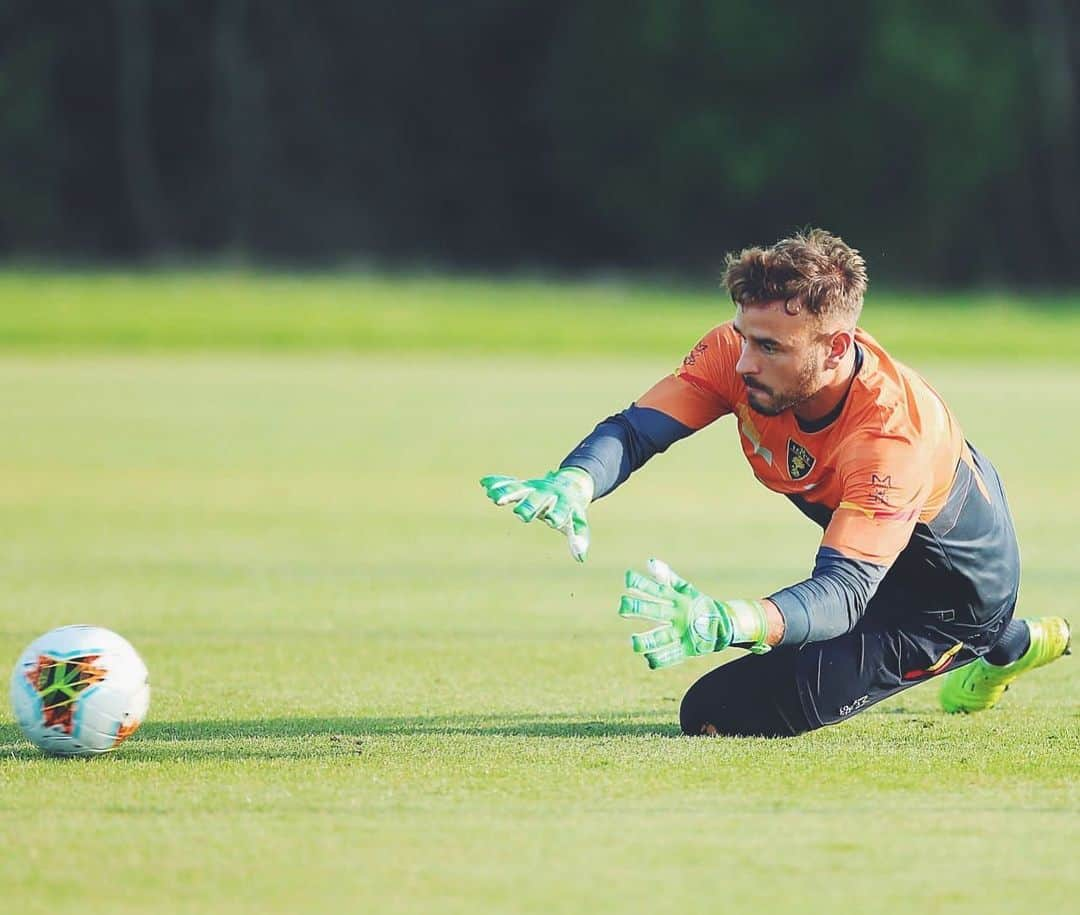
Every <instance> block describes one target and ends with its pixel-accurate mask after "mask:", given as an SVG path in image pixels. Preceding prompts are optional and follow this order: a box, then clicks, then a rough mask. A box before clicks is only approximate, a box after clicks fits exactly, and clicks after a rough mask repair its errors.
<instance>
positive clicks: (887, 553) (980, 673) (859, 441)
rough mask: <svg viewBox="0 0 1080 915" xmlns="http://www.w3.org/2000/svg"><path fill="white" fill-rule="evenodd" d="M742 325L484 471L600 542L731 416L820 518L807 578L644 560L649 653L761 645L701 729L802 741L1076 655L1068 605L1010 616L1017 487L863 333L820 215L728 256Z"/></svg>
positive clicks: (631, 592)
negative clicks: (712, 589)
mask: <svg viewBox="0 0 1080 915" xmlns="http://www.w3.org/2000/svg"><path fill="white" fill-rule="evenodd" d="M725 284H726V286H727V290H728V292H729V293H730V295H731V298H732V301H733V302H734V304H735V315H734V318H733V320H731V321H728V322H726V323H724V324H721V325H720V326H719V327H716V328H715V329H713V330H711V331H709V333H707V334H706V335H705V337H704V338H703V339H702V340H701V341H700V342H699V343H698V344H697V345H696V346H694V348H693V349H692V350H691V351H690V353H689V355H687V357H686V358H685V359H684V360H683V363H682V365H681V366H680V367H679V369H678V370H677V371H676V372H675V373H673V374H672V375H669V376H668V377H666V378H663V379H662V380H661V381H659V382H658V383H657V384H656V385H655V386H653V387H652V388H651V389H650V390H649V391H647V392H646V393H645V394H644V395H643V396H642V397H640V398H639V399H638V400H637V401H636V402H635V403H634V404H632V405H631V406H630V407H628V408H627V409H626V410H623V411H622V412H621V413H619V414H617V415H615V416H611V417H608V418H607V419H605V420H604V421H603V422H601V423H600V424H599V425H598V426H597V427H596V429H595V430H594V431H593V432H592V433H591V434H590V435H589V436H588V437H586V438H585V440H584V441H582V442H581V444H580V445H578V446H577V447H576V448H575V449H574V450H573V451H572V452H571V453H570V454H569V455H568V456H567V457H566V459H565V460H564V461H563V462H562V465H561V467H560V469H559V470H557V471H554V472H552V473H549V474H547V475H546V476H545V477H543V478H541V479H532V480H519V479H516V478H513V477H505V476H489V477H485V478H484V479H483V480H482V481H481V483H482V485H483V486H484V488H485V489H486V491H487V494H488V496H489V498H491V500H492V501H493V502H495V503H496V504H497V505H513V506H514V513H515V514H516V515H517V516H518V517H519V518H521V520H523V521H534V520H539V521H543V522H544V523H546V524H548V525H550V526H551V527H553V528H555V529H557V530H559V531H562V532H564V533H565V534H566V535H567V536H568V538H569V541H570V548H571V552H572V553H573V554H574V555H575V557H576V558H578V559H579V560H583V559H584V558H585V554H586V552H587V550H588V542H589V529H588V523H587V520H586V507H587V506H588V504H589V503H590V502H591V501H593V500H594V499H598V498H600V497H601V496H605V495H607V494H608V493H610V492H612V491H613V490H614V489H615V488H616V487H618V486H619V485H621V484H622V483H623V482H625V480H626V479H627V477H629V476H630V474H632V473H633V472H634V471H636V470H638V469H639V468H640V467H641V466H642V465H644V464H645V462H646V461H648V460H649V458H651V457H652V456H653V455H655V454H658V453H660V452H662V451H664V450H666V449H667V448H668V447H669V446H670V445H672V444H673V443H675V442H677V441H678V440H679V439H682V438H685V437H686V436H688V435H691V434H692V433H694V432H697V431H699V430H701V429H704V428H705V427H706V426H708V425H709V424H710V423H712V422H713V421H715V420H717V419H719V418H720V417H722V416H725V415H726V414H729V413H730V414H733V415H734V416H735V419H736V423H737V427H738V434H739V443H740V444H741V445H742V450H743V453H744V454H745V455H746V459H747V460H748V461H749V462H750V466H751V468H752V469H753V471H754V475H755V476H756V477H757V478H758V480H760V481H761V483H763V484H764V485H765V486H766V487H768V488H769V489H771V490H773V491H774V492H777V493H781V494H782V495H785V496H787V498H788V499H790V500H791V502H792V503H793V504H794V505H795V507H796V508H798V509H799V510H800V511H801V512H802V513H803V514H804V515H806V516H807V517H808V518H810V519H811V520H812V521H813V522H815V523H816V524H818V525H820V526H821V527H822V529H823V530H824V536H823V538H822V541H821V545H820V547H819V549H818V551H817V556H816V558H815V561H814V567H813V571H812V573H811V575H810V577H809V578H807V579H806V580H805V581H800V582H797V583H796V584H793V585H791V586H790V587H786V588H782V589H781V590H779V591H776V592H775V593H773V594H770V595H769V596H768V597H764V598H761V599H742V600H727V599H724V600H717V599H714V598H712V597H709V596H707V595H706V594H703V593H702V592H700V591H699V590H698V589H697V588H695V587H694V586H693V585H691V584H690V583H689V582H687V581H685V580H683V579H682V578H680V577H679V576H678V575H677V574H676V573H675V572H673V571H672V570H671V568H670V567H668V566H667V565H666V564H665V563H663V562H661V561H659V560H655V559H654V560H650V561H649V563H648V566H647V568H646V570H645V571H644V572H635V571H630V572H627V573H626V591H625V593H624V594H623V596H622V601H621V604H620V607H619V613H620V614H621V615H622V616H624V617H629V618H635V619H645V620H652V621H653V622H654V623H655V624H656V625H654V627H653V628H651V629H649V630H648V631H646V632H642V633H639V634H636V635H634V636H633V637H632V645H633V648H634V650H635V651H637V652H639V653H641V654H642V655H643V656H644V658H645V660H646V662H647V663H648V665H649V667H651V668H661V667H668V666H670V665H672V664H677V663H679V662H681V661H683V660H685V659H686V658H688V657H693V656H696V655H701V654H707V653H710V652H714V651H722V650H724V649H726V648H728V647H729V646H732V645H735V646H739V647H742V648H745V649H749V651H750V654H747V655H744V656H742V657H740V658H738V659H737V660H735V661H731V662H729V663H726V664H722V665H720V666H718V667H716V668H715V669H714V670H712V671H711V672H710V673H707V674H706V675H705V676H703V677H702V678H701V679H700V680H698V681H697V683H695V684H694V685H693V686H692V687H691V688H690V690H689V691H688V692H687V694H686V696H685V698H684V699H683V702H682V707H681V710H680V718H681V724H682V729H683V731H684V732H685V733H687V734H709V735H715V734H730V735H765V736H791V735H795V734H801V733H804V732H806V731H809V730H813V729H815V728H819V727H822V726H823V725H827V724H834V723H836V722H839V721H843V720H844V719H845V718H848V717H850V716H851V715H853V714H856V713H858V712H860V711H862V710H864V709H867V708H869V707H870V706H871V705H873V704H874V703H876V702H879V701H880V700H882V699H885V698H887V697H889V696H892V695H894V694H896V693H898V692H900V691H901V690H903V689H906V688H908V687H909V686H914V685H915V684H917V683H920V682H922V681H924V680H926V679H928V678H930V677H935V676H942V685H941V692H940V698H941V704H942V706H943V707H944V709H945V710H946V711H948V712H975V711H980V710H982V709H987V708H990V707H991V706H993V705H994V704H995V703H996V702H997V701H998V699H999V698H1000V697H1001V695H1002V693H1003V692H1004V691H1005V689H1006V687H1007V686H1008V685H1009V683H1010V682H1012V681H1013V680H1015V679H1016V677H1018V676H1019V675H1020V674H1022V673H1025V672H1027V671H1029V670H1032V669H1033V668H1036V667H1040V666H1042V665H1044V664H1047V663H1049V662H1050V661H1053V660H1055V659H1057V658H1059V657H1061V656H1062V655H1063V654H1065V653H1066V652H1067V650H1068V645H1069V627H1068V623H1067V622H1066V621H1065V620H1064V619H1061V618H1060V617H1043V618H1041V619H1017V618H1014V617H1013V610H1014V607H1015V605H1016V599H1017V588H1018V585H1019V581H1020V554H1019V550H1018V547H1017V543H1016V535H1015V532H1014V530H1013V524H1012V519H1011V517H1010V514H1009V507H1008V504H1007V502H1006V500H1005V493H1004V490H1003V488H1002V483H1001V480H1000V478H999V477H998V474H997V472H996V471H995V469H994V467H993V465H992V464H991V463H990V461H989V460H988V459H987V458H986V456H985V455H983V454H982V453H980V452H979V451H978V450H976V448H975V447H974V446H973V445H971V444H970V443H969V442H967V441H966V440H965V438H964V435H963V433H962V432H961V430H960V426H959V425H958V423H957V421H956V419H955V418H954V416H953V415H952V413H951V412H950V410H949V408H948V407H947V406H946V404H945V403H944V401H943V400H942V399H941V397H940V396H938V394H937V393H936V392H935V391H934V390H933V389H932V388H931V387H930V386H929V385H928V384H927V383H926V382H925V381H924V380H923V379H922V378H921V377H919V375H917V374H916V373H915V372H913V371H912V370H911V369H909V368H907V367H906V366H904V365H902V364H900V363H899V362H897V361H895V360H894V359H892V358H891V357H890V356H889V354H888V353H887V352H886V351H885V350H884V349H883V348H882V346H881V345H880V344H879V343H878V342H877V341H876V340H874V339H873V337H871V336H870V335H869V334H867V333H865V332H864V331H862V330H861V329H858V328H857V326H856V325H857V322H858V319H859V314H860V312H861V311H862V305H863V296H864V294H865V292H866V284H867V277H866V267H865V264H864V262H863V259H862V257H861V256H860V255H859V253H858V252H857V251H855V250H853V249H852V248H850V247H848V246H847V245H846V244H845V243H844V242H843V241H842V240H841V239H840V238H837V237H836V236H833V235H830V234H828V233H827V232H824V231H821V230H813V231H810V232H808V233H806V234H798V235H795V236H794V237H792V238H786V239H783V240H781V241H779V242H777V243H776V244H775V245H773V246H772V247H770V248H756V247H755V248H749V249H747V250H745V251H742V252H741V253H740V254H738V255H731V256H729V257H728V261H727V269H726V274H725Z"/></svg>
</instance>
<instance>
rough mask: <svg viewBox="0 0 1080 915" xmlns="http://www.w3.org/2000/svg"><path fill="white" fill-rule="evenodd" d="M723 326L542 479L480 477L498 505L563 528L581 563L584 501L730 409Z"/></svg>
mask: <svg viewBox="0 0 1080 915" xmlns="http://www.w3.org/2000/svg"><path fill="white" fill-rule="evenodd" d="M730 349H731V333H730V329H729V328H727V326H726V325H721V327H719V328H716V329H714V330H712V331H710V332H709V333H708V334H707V335H706V336H705V338H704V339H703V340H701V341H700V342H699V343H698V344H697V345H696V346H695V347H694V348H693V350H691V352H690V353H689V355H687V356H686V358H685V359H684V360H683V363H682V365H681V366H680V367H679V369H678V370H677V371H676V372H674V373H672V374H671V375H668V376H667V377H665V378H663V379H661V380H660V381H659V382H657V383H656V384H655V385H653V386H652V387H651V388H650V389H649V390H648V391H646V392H645V393H644V394H643V395H642V396H641V397H640V398H639V399H638V400H637V401H636V402H635V403H633V404H631V405H630V406H629V407H627V408H626V409H625V410H623V411H622V412H621V413H617V414H615V415H614V416H609V417H608V418H607V419H605V420H604V421H603V422H601V423H600V424H599V425H597V427H596V428H595V429H594V430H593V431H592V432H591V433H590V434H589V435H588V436H586V437H585V438H584V439H583V440H582V441H581V442H580V443H579V444H578V446H577V447H576V448H574V450H573V451H571V452H570V454H568V455H567V456H566V458H565V459H564V460H563V461H562V463H561V464H560V466H559V470H557V471H552V472H550V473H548V474H546V475H545V476H544V477H538V478H534V479H524V480H522V479H518V478H517V477H509V476H494V475H493V476H487V477H484V478H483V479H482V480H481V481H480V483H481V485H482V486H483V487H484V489H485V490H486V491H487V495H488V498H490V499H491V501H493V502H494V503H495V504H496V505H515V506H516V507H515V509H514V513H515V514H516V515H517V516H518V517H519V518H520V519H521V520H522V521H526V522H528V521H534V520H539V521H543V522H544V523H545V524H547V525H548V526H549V527H552V528H554V529H556V530H559V531H561V532H562V533H564V534H566V536H567V538H568V540H569V543H570V552H571V554H572V555H573V556H574V558H575V559H577V560H578V561H579V562H581V561H584V559H585V555H586V552H587V551H588V547H589V526H588V522H587V521H586V518H585V509H586V507H587V506H588V504H589V503H590V502H591V501H592V500H594V499H598V498H600V497H601V496H604V495H607V494H608V493H609V492H612V491H613V490H614V489H615V488H616V487H618V486H619V485H620V484H622V483H623V482H625V481H626V479H627V478H628V477H629V476H630V474H632V473H633V472H634V471H635V470H638V469H639V468H640V467H642V466H643V465H644V464H645V462H646V461H648V460H649V459H650V458H651V457H652V456H653V455H655V454H659V453H661V452H663V451H666V450H667V449H668V448H669V447H670V446H671V445H672V444H674V443H675V442H677V441H679V439H682V438H685V437H686V436H688V435H690V434H692V433H693V432H696V431H697V430H698V429H702V428H704V427H705V426H707V425H709V423H711V422H713V421H714V420H716V419H718V418H719V417H721V416H723V415H724V414H725V413H730V412H731V403H730V398H729V396H728V395H727V393H726V390H727V388H726V386H725V385H726V383H727V381H729V380H730V377H729V376H730V375H731V371H732V367H733V365H734V359H735V357H734V356H733V355H732V353H731V352H730Z"/></svg>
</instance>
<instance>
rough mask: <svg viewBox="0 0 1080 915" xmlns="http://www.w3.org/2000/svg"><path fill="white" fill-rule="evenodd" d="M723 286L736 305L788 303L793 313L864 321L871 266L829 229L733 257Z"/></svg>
mask: <svg viewBox="0 0 1080 915" xmlns="http://www.w3.org/2000/svg"><path fill="white" fill-rule="evenodd" d="M724 267H725V269H724V285H725V286H727V290H728V292H729V293H731V300H732V301H733V302H734V303H735V304H736V305H761V304H763V303H765V302H773V301H776V300H777V299H781V300H783V302H784V303H785V307H786V308H787V309H788V311H789V312H792V313H794V312H797V311H798V310H799V309H800V308H805V309H806V310H807V311H809V312H810V313H811V314H813V315H814V316H815V317H818V318H827V317H832V316H836V317H841V318H846V319H848V320H849V321H850V323H851V324H852V325H854V323H855V322H856V321H858V319H859V314H860V312H861V311H862V306H863V296H864V295H865V294H866V284H867V278H866V262H865V261H864V260H863V259H862V255H860V254H859V252H858V251H856V250H855V249H854V248H851V247H849V246H848V245H847V244H845V242H844V240H843V239H842V238H840V237H839V236H837V235H832V234H830V233H829V232H826V231H825V230H824V229H807V230H804V231H803V232H797V233H795V234H794V235H792V236H791V237H790V238H782V239H780V241H778V242H777V243H776V244H775V245H773V246H772V247H771V248H757V247H755V248H745V249H743V250H742V251H740V252H739V253H738V254H734V253H733V254H729V255H728V256H727V260H726V261H725V264H724Z"/></svg>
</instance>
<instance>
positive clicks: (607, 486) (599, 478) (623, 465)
mask: <svg viewBox="0 0 1080 915" xmlns="http://www.w3.org/2000/svg"><path fill="white" fill-rule="evenodd" d="M693 431H694V430H693V429H691V428H690V427H689V426H684V425H683V424H682V423H681V422H679V421H678V420H677V419H673V418H672V417H670V416H668V415H667V414H666V413H661V412H660V411H659V410H653V409H652V408H650V407H638V406H633V405H631V406H629V407H627V408H626V409H625V410H623V411H622V413H616V414H615V415H614V416H609V417H608V418H607V419H605V420H604V421H603V422H602V423H600V424H599V425H598V426H597V427H596V428H595V429H594V430H593V431H592V432H591V433H590V434H589V435H588V436H587V437H586V438H585V439H584V440H583V441H582V442H581V444H579V445H578V446H577V447H576V448H575V449H574V450H573V451H571V452H570V453H569V454H568V455H567V456H566V458H565V459H564V460H563V462H562V464H560V465H559V466H560V467H580V468H581V469H582V470H584V471H587V472H588V474H589V476H591V477H592V478H593V482H594V483H595V485H596V489H595V493H594V495H593V498H594V499H599V498H600V496H603V495H607V494H608V493H609V492H611V491H612V490H613V489H615V487H617V486H619V485H620V484H621V483H623V482H624V481H625V480H626V478H627V477H629V476H630V474H632V473H633V472H634V471H635V470H637V469H638V468H639V467H641V466H642V465H643V464H644V463H645V462H646V461H647V460H648V459H649V458H651V457H652V456H653V455H654V454H660V453H661V452H664V451H667V449H668V447H669V446H670V445H672V444H674V443H675V442H677V441H678V440H679V439H681V438H686V436H688V435H690V433H691V432H693Z"/></svg>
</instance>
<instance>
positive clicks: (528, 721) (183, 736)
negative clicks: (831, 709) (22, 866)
mask: <svg viewBox="0 0 1080 915" xmlns="http://www.w3.org/2000/svg"><path fill="white" fill-rule="evenodd" d="M680 733H681V732H680V731H679V727H678V725H677V724H676V723H674V722H672V721H670V720H662V721H650V720H645V721H643V720H641V718H640V717H631V716H626V715H609V716H607V717H605V718H595V719H590V718H581V717H578V716H572V715H551V716H545V717H540V716H538V715H498V716H495V715H493V716H485V717H476V716H467V715H466V716H460V715H454V716H451V715H445V716H435V717H431V718H418V717H387V718H266V719H256V720H246V721H231V720H216V721H215V720H209V721H149V722H147V723H146V724H145V725H143V726H142V727H141V728H140V729H139V732H138V734H137V735H136V736H135V737H133V738H132V740H131V742H130V744H128V745H126V746H125V748H124V749H125V753H124V755H125V756H129V755H131V756H134V755H135V754H139V756H142V755H143V754H144V753H147V754H148V755H151V756H153V757H154V758H159V757H160V756H161V753H160V751H162V750H170V751H173V752H168V753H167V754H166V755H168V756H175V755H182V756H199V757H205V756H214V757H219V758H240V757H247V758H282V757H301V756H307V755H321V754H322V752H335V753H339V752H346V753H362V748H363V740H364V738H365V737H386V736H398V737H400V736H405V737H439V736H449V735H471V736H477V737H529V738H568V737H570V738H594V739H601V738H611V737H677V736H679V735H680ZM305 738H306V739H307V741H306V742H305V743H302V744H301V745H299V746H297V745H293V746H281V747H274V746H268V745H267V744H266V742H267V741H271V742H272V741H275V740H289V741H296V740H298V739H299V740H303V739H305ZM201 742H210V743H212V744H213V746H197V745H196V744H198V743H201ZM184 743H190V744H193V746H189V747H185V746H182V744H184ZM176 744H181V746H180V747H177V746H176ZM39 756H40V754H39V753H38V752H37V751H36V750H34V749H33V748H32V747H30V746H29V745H28V744H27V743H26V742H25V741H24V740H23V738H22V735H21V734H20V732H19V729H18V728H17V727H16V726H15V725H14V724H0V759H2V758H4V757H7V758H9V759H10V758H12V757H14V758H37V757H39Z"/></svg>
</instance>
